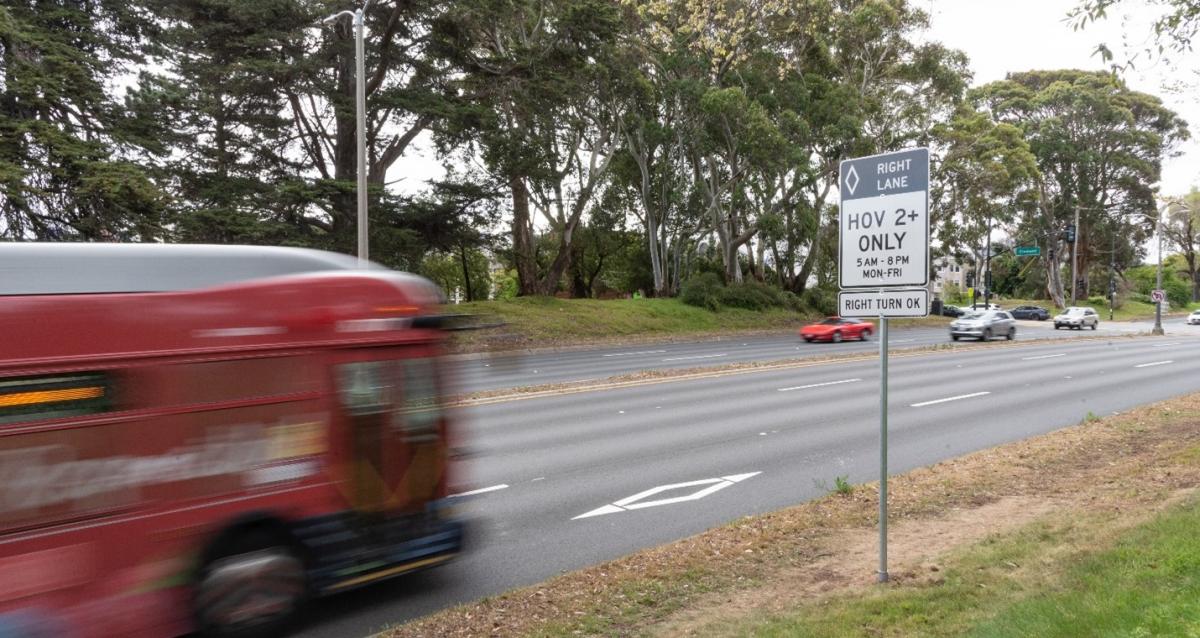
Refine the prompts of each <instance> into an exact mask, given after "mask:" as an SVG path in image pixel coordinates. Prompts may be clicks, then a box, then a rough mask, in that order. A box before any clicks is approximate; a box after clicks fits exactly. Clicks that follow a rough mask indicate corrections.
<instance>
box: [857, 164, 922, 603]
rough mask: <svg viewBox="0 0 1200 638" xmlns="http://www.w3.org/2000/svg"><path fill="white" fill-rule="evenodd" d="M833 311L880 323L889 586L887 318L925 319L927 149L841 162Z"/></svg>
mask: <svg viewBox="0 0 1200 638" xmlns="http://www.w3.org/2000/svg"><path fill="white" fill-rule="evenodd" d="M838 192H839V193H840V196H841V201H840V206H839V209H840V213H839V216H840V217H839V221H840V230H841V232H840V235H839V239H838V282H839V283H840V284H841V288H842V291H841V292H840V293H839V294H838V307H839V309H840V311H841V314H842V316H845V315H847V314H860V313H862V314H865V312H864V311H873V314H876V315H877V316H878V317H879V572H878V574H879V582H881V583H882V582H887V580H888V568H887V520H888V515H887V479H888V469H887V465H888V452H887V450H888V317H924V316H926V315H928V314H929V294H928V292H927V290H926V288H927V286H928V284H929V244H930V236H929V149H927V148H914V149H907V150H903V151H896V152H894V153H884V154H882V155H872V156H869V157H858V158H854V159H848V160H844V161H843V162H842V163H841V166H840V170H839V171H838Z"/></svg>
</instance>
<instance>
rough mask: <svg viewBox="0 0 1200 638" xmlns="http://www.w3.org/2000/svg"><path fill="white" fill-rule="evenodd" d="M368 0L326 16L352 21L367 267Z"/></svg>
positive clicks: (361, 249) (362, 263)
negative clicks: (364, 42)
mask: <svg viewBox="0 0 1200 638" xmlns="http://www.w3.org/2000/svg"><path fill="white" fill-rule="evenodd" d="M370 6H371V0H367V1H366V2H365V3H363V6H362V7H361V8H359V9H357V10H355V11H341V12H338V13H335V14H334V15H331V16H329V17H328V18H325V20H324V22H325V23H326V24H329V23H331V22H335V21H337V20H339V19H341V17H342V16H344V15H347V16H350V19H351V20H352V21H353V24H354V111H355V118H354V119H355V123H354V131H355V138H357V139H356V141H357V142H358V183H357V191H358V193H357V194H358V225H357V226H358V267H359V268H366V267H367V262H368V259H369V258H370V255H369V250H370V242H368V241H367V81H366V71H365V67H366V62H365V58H366V54H365V52H364V46H363V31H364V29H365V26H364V16H365V15H366V11H367V7H370Z"/></svg>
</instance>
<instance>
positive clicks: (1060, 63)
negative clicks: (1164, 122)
mask: <svg viewBox="0 0 1200 638" xmlns="http://www.w3.org/2000/svg"><path fill="white" fill-rule="evenodd" d="M916 2H917V4H918V6H920V7H921V8H922V9H924V10H925V11H927V12H928V13H929V14H930V18H931V30H930V32H929V34H928V36H929V38H930V39H931V40H937V41H940V42H942V43H943V44H945V45H947V46H949V47H952V48H955V49H959V50H961V51H963V52H965V53H966V54H967V56H968V57H969V58H970V64H971V70H972V72H973V73H974V76H975V77H974V79H973V84H974V85H980V84H986V83H988V82H993V81H996V80H1002V79H1004V76H1005V74H1006V73H1009V72H1012V71H1027V70H1031V69H1063V68H1071V69H1085V70H1106V69H1107V67H1106V64H1105V62H1104V61H1103V60H1101V58H1100V56H1098V55H1093V52H1094V51H1095V50H1096V46H1097V45H1098V44H1100V43H1102V42H1103V43H1107V44H1108V46H1109V48H1110V49H1112V50H1113V51H1114V53H1115V54H1116V56H1117V58H1118V59H1121V56H1122V55H1123V54H1125V53H1126V52H1136V51H1137V50H1139V49H1140V48H1141V47H1142V46H1144V45H1145V44H1146V42H1147V41H1148V36H1149V34H1150V21H1151V20H1152V19H1153V13H1151V12H1150V10H1149V8H1148V7H1147V6H1146V3H1145V2H1144V1H1143V0H1127V1H1126V2H1125V4H1124V5H1120V6H1119V8H1118V10H1117V11H1114V12H1112V13H1111V15H1110V16H1109V18H1108V19H1106V20H1104V21H1102V22H1099V23H1095V24H1091V25H1089V26H1088V27H1087V28H1086V29H1084V30H1082V31H1074V30H1073V29H1072V28H1071V25H1070V24H1069V23H1068V22H1066V21H1065V18H1066V16H1067V14H1068V13H1069V12H1070V11H1071V9H1072V8H1074V7H1075V6H1076V5H1077V4H1078V0H916ZM1197 60H1200V55H1198V56H1195V57H1193V59H1192V61H1191V64H1185V65H1184V71H1182V72H1181V71H1176V70H1172V69H1171V68H1170V67H1169V64H1165V63H1161V62H1160V63H1156V64H1149V63H1147V64H1135V68H1134V69H1133V70H1132V71H1128V72H1126V74H1125V81H1126V82H1127V83H1128V84H1129V86H1130V88H1132V89H1134V90H1137V91H1142V92H1144V93H1150V94H1153V95H1157V96H1158V97H1160V98H1162V100H1163V102H1164V104H1165V105H1166V106H1167V107H1168V108H1170V109H1171V110H1173V111H1175V112H1176V113H1178V114H1179V115H1180V116H1181V117H1183V119H1185V120H1187V122H1188V125H1189V128H1190V130H1191V133H1192V137H1193V139H1192V140H1189V141H1187V142H1184V143H1183V144H1181V145H1180V146H1179V147H1178V148H1177V149H1176V150H1177V151H1178V152H1179V153H1181V154H1180V156H1178V157H1174V158H1168V159H1167V160H1165V161H1164V162H1163V175H1162V180H1161V181H1160V182H1159V186H1160V192H1161V193H1162V194H1164V195H1181V194H1183V193H1186V192H1187V191H1188V189H1189V188H1190V187H1192V186H1197V187H1200V141H1197V140H1196V139H1195V138H1196V137H1197V136H1200V101H1197V100H1196V99H1195V97H1194V96H1192V97H1190V99H1189V98H1188V96H1187V95H1186V94H1185V93H1181V92H1171V91H1168V90H1165V89H1164V87H1165V86H1169V85H1170V84H1172V82H1173V81H1177V80H1180V79H1185V78H1186V77H1187V76H1188V75H1189V74H1190V78H1191V80H1192V84H1193V88H1196V85H1197V84H1200V78H1197V76H1196V75H1195V74H1194V72H1191V71H1189V70H1188V69H1200V61H1197Z"/></svg>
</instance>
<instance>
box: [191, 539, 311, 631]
mask: <svg viewBox="0 0 1200 638" xmlns="http://www.w3.org/2000/svg"><path fill="white" fill-rule="evenodd" d="M307 591H308V587H307V583H306V578H305V572H304V563H303V561H301V560H300V558H299V557H298V556H297V555H296V552H295V550H294V549H293V548H292V547H290V546H289V545H288V544H287V543H286V542H282V541H281V539H279V538H278V537H277V536H275V535H274V534H271V533H269V532H261V531H256V530H251V531H247V532H245V533H242V534H239V535H237V536H235V537H233V538H231V539H229V541H226V542H224V543H223V544H222V545H221V546H219V547H217V548H216V551H215V552H214V554H213V556H212V557H211V558H209V560H208V562H207V563H205V565H204V566H203V567H202V568H201V570H200V573H199V580H198V581H197V584H196V602H195V605H196V609H195V612H196V622H197V626H198V629H199V630H200V634H201V635H202V636H211V637H213V638H217V637H219V638H250V637H255V638H258V637H260V636H274V635H278V634H279V633H280V632H282V631H283V630H284V629H285V628H286V626H287V625H288V623H289V622H290V621H291V620H292V618H293V616H295V614H296V612H297V611H298V610H299V608H300V605H301V603H302V602H303V600H304V598H305V596H306V594H307Z"/></svg>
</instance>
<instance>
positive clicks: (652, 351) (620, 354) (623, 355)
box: [600, 350, 666, 357]
mask: <svg viewBox="0 0 1200 638" xmlns="http://www.w3.org/2000/svg"><path fill="white" fill-rule="evenodd" d="M664 352H666V350H643V351H641V352H616V353H613V354H602V355H600V356H602V357H632V356H633V355H636V354H662V353H664Z"/></svg>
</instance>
